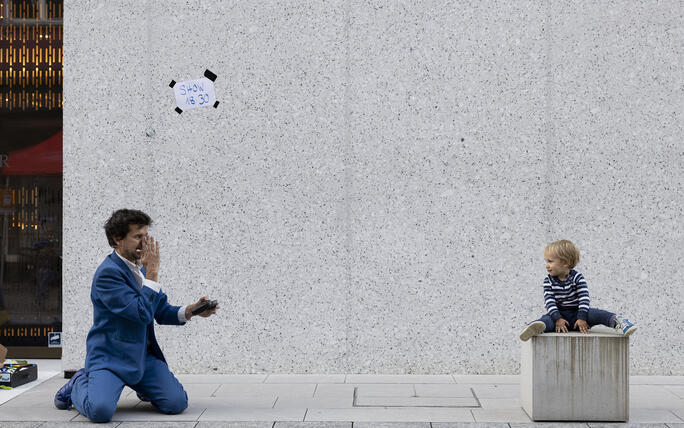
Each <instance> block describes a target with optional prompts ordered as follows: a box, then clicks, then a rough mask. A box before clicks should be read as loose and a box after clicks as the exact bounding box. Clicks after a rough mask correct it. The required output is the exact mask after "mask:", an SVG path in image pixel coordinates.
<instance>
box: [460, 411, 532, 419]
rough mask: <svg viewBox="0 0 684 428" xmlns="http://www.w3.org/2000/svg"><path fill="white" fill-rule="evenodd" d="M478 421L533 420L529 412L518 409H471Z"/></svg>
mask: <svg viewBox="0 0 684 428" xmlns="http://www.w3.org/2000/svg"><path fill="white" fill-rule="evenodd" d="M470 411H471V412H472V413H473V417H474V418H475V421H476V422H532V420H531V419H530V417H529V416H527V413H525V411H524V410H523V409H521V408H518V409H471V410H470Z"/></svg>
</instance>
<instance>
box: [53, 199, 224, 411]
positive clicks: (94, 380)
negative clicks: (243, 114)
mask: <svg viewBox="0 0 684 428" xmlns="http://www.w3.org/2000/svg"><path fill="white" fill-rule="evenodd" d="M151 224H152V220H151V219H150V217H149V216H148V215H147V214H145V213H143V212H142V211H138V210H126V209H123V210H118V211H115V212H114V213H113V214H112V216H111V217H110V219H109V220H107V223H106V224H105V233H106V235H107V240H108V241H109V245H110V246H112V247H113V248H114V251H113V252H112V254H110V255H109V256H107V258H106V259H105V260H104V261H103V262H102V264H100V266H99V267H98V268H97V271H95V277H94V278H93V285H92V288H91V292H90V300H91V301H92V303H93V309H94V311H93V327H92V328H91V329H90V332H89V333H88V337H87V339H86V348H87V354H86V364H85V368H83V369H81V370H79V371H77V372H76V373H75V374H74V376H73V377H72V378H71V380H70V381H69V382H68V383H67V384H66V385H64V386H63V387H62V388H61V389H60V390H59V391H58V392H57V394H56V395H55V406H57V407H58V408H60V409H68V408H69V407H70V406H71V405H72V404H73V406H74V407H75V408H76V409H77V410H78V411H79V412H81V413H82V414H83V415H85V416H86V417H88V419H90V420H91V421H93V422H108V421H110V420H111V419H112V416H113V415H114V411H115V410H116V403H117V402H118V401H119V396H120V395H121V391H122V390H123V387H124V386H125V385H128V386H129V387H131V388H132V389H134V390H135V391H136V392H137V394H138V397H139V398H140V399H141V400H143V401H150V402H151V403H152V405H153V406H154V407H155V408H156V409H158V410H159V411H160V412H162V413H166V414H176V413H180V412H182V411H183V410H185V409H186V408H187V406H188V396H187V394H186V393H185V390H184V389H183V386H182V385H181V384H180V382H179V381H178V380H177V379H176V378H175V377H174V376H173V374H172V373H171V371H170V370H169V367H168V365H167V364H166V360H165V359H164V355H163V354H162V351H161V349H160V348H159V345H158V344H157V339H156V338H155V336H154V321H155V320H156V321H157V323H159V324H169V325H183V324H185V322H186V321H188V320H189V319H190V318H191V317H192V311H193V310H195V309H196V308H197V307H199V306H200V305H202V304H203V303H204V302H206V301H208V300H209V299H208V298H207V297H202V298H201V299H200V300H199V301H198V302H197V303H194V304H191V305H187V306H182V307H181V306H172V305H170V304H169V303H168V302H167V297H166V294H164V293H163V292H162V290H161V286H160V285H159V283H158V282H157V280H158V275H159V266H160V257H159V243H158V242H156V241H155V240H154V238H152V237H151V236H150V235H148V233H147V229H148V226H150V225H151ZM217 309H218V307H216V308H214V309H209V310H205V311H204V312H202V313H200V314H199V315H200V316H202V317H209V316H211V315H213V314H215V313H216V310H217Z"/></svg>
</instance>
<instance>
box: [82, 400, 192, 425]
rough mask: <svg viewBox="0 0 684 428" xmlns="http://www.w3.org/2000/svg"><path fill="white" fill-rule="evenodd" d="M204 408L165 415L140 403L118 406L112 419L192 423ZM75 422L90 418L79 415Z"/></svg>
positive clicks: (146, 404) (119, 420) (114, 420)
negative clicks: (131, 405) (133, 405)
mask: <svg viewBox="0 0 684 428" xmlns="http://www.w3.org/2000/svg"><path fill="white" fill-rule="evenodd" d="M204 410H205V408H204V407H195V406H193V404H192V403H190V405H189V406H188V408H187V409H185V411H184V412H183V413H180V414H178V415H165V414H163V413H161V412H159V411H158V410H157V409H155V408H154V407H152V405H151V404H150V403H140V404H139V405H137V406H135V407H128V406H126V407H122V406H121V405H118V406H117V408H116V412H114V416H113V417H112V421H113V422H130V421H136V422H192V421H197V419H198V418H199V416H200V415H201V414H202V412H204ZM74 421H77V422H78V421H82V422H87V421H88V418H86V417H85V416H84V415H78V417H76V418H74Z"/></svg>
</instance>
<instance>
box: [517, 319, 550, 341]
mask: <svg viewBox="0 0 684 428" xmlns="http://www.w3.org/2000/svg"><path fill="white" fill-rule="evenodd" d="M544 330H546V324H544V322H543V321H535V322H533V323H531V324H529V325H528V326H527V327H525V330H523V332H522V333H520V340H522V341H523V342H527V341H528V340H530V337H532V336H536V335H538V334H540V333H542V332H543V331H544Z"/></svg>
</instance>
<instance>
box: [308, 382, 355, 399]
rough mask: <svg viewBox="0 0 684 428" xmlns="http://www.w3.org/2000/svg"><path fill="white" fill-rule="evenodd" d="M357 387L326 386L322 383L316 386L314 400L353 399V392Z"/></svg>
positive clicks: (344, 385)
mask: <svg viewBox="0 0 684 428" xmlns="http://www.w3.org/2000/svg"><path fill="white" fill-rule="evenodd" d="M356 387H357V385H346V384H343V385H340V384H326V383H322V384H319V385H317V386H316V389H315V392H314V397H315V398H334V397H339V398H340V399H343V400H346V399H347V398H354V390H355V389H356Z"/></svg>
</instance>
